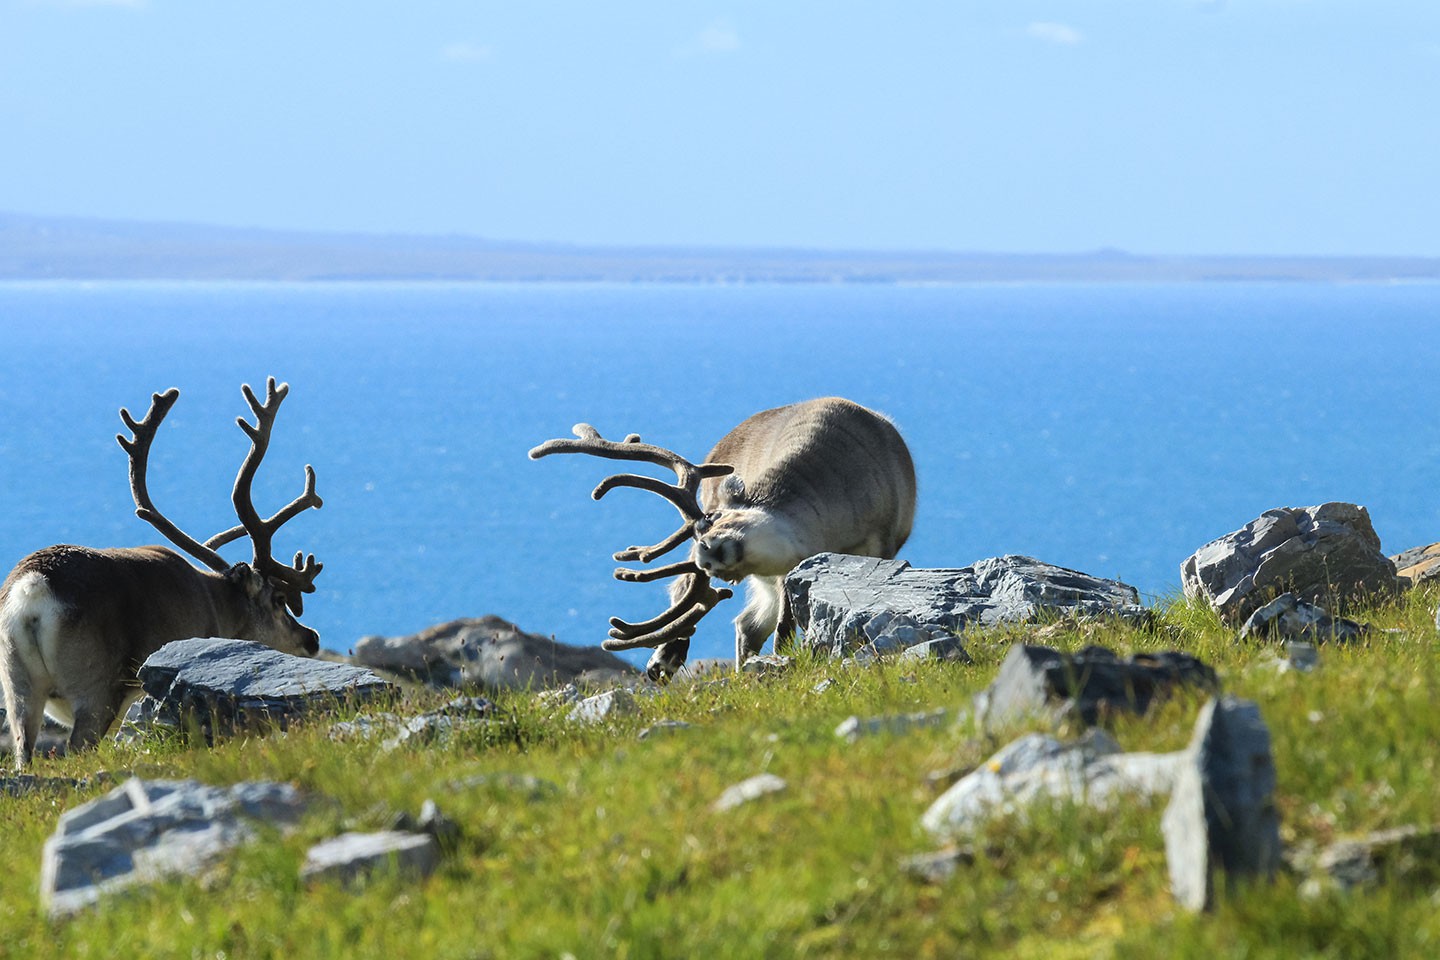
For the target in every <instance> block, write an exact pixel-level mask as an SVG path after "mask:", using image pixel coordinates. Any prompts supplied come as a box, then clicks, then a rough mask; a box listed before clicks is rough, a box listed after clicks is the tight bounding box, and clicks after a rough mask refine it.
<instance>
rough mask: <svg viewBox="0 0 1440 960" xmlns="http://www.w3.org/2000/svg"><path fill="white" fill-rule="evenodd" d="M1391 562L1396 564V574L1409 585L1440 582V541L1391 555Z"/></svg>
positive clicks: (1415, 585)
mask: <svg viewBox="0 0 1440 960" xmlns="http://www.w3.org/2000/svg"><path fill="white" fill-rule="evenodd" d="M1390 562H1391V563H1393V564H1395V573H1396V575H1397V576H1399V577H1400V578H1401V579H1403V580H1404V581H1405V582H1406V584H1407V585H1408V586H1411V587H1418V586H1420V585H1421V584H1423V583H1440V543H1431V544H1427V545H1425V546H1423V547H1411V548H1410V549H1409V550H1403V551H1401V552H1400V553H1397V554H1395V555H1394V556H1393V557H1391V558H1390Z"/></svg>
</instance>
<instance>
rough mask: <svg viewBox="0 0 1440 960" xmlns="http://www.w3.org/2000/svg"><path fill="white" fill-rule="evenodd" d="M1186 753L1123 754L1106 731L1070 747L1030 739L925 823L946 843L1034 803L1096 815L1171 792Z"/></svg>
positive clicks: (955, 791) (933, 808)
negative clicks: (1071, 806)
mask: <svg viewBox="0 0 1440 960" xmlns="http://www.w3.org/2000/svg"><path fill="white" fill-rule="evenodd" d="M1180 756H1181V755H1180V754H1153V753H1124V752H1123V751H1121V749H1120V745H1119V744H1118V743H1116V742H1115V740H1114V738H1112V737H1111V736H1110V735H1109V734H1108V733H1105V732H1104V731H1103V730H1089V731H1086V733H1085V735H1084V736H1083V737H1081V738H1080V739H1079V740H1074V741H1070V742H1068V743H1066V742H1061V741H1060V740H1057V739H1055V738H1054V737H1048V736H1044V735H1042V734H1038V733H1031V734H1027V735H1025V736H1023V737H1021V738H1020V739H1018V740H1016V741H1014V742H1012V743H1010V744H1009V745H1007V746H1006V747H1004V748H1002V749H1001V750H1000V751H999V752H998V753H996V754H995V755H994V756H993V757H991V758H990V759H989V760H987V761H985V762H984V763H982V764H981V765H980V766H979V767H977V768H976V769H975V770H973V771H972V772H970V773H969V774H967V775H966V776H964V777H962V778H961V779H960V780H959V781H957V782H956V783H955V784H954V786H952V787H950V789H948V790H946V791H945V792H944V793H943V794H941V795H940V796H939V797H938V798H937V799H936V800H935V802H934V803H932V804H931V805H930V809H928V810H926V811H925V814H924V816H922V817H921V818H920V825H921V826H923V827H924V828H925V829H926V830H928V831H929V832H930V833H931V834H933V835H934V836H936V837H940V838H953V837H960V836H965V835H969V834H973V833H974V832H975V831H977V830H979V829H980V828H981V827H983V826H984V825H985V824H986V823H988V822H989V821H990V820H991V819H993V818H995V817H997V816H1003V815H1006V814H1011V813H1023V811H1024V810H1025V809H1026V808H1027V807H1028V806H1030V805H1031V804H1034V803H1037V802H1040V801H1042V800H1048V801H1050V802H1052V803H1079V804H1086V805H1089V806H1092V807H1095V808H1096V809H1100V810H1105V809H1110V808H1111V807H1112V806H1113V805H1114V804H1116V803H1120V802H1124V801H1128V800H1133V799H1137V798H1146V797H1153V796H1159V795H1162V794H1164V793H1167V792H1168V791H1169V790H1170V787H1171V784H1172V783H1173V781H1174V777H1175V771H1176V768H1177V766H1178V763H1179V758H1180Z"/></svg>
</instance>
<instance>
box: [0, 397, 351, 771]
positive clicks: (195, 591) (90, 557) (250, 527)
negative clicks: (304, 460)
mask: <svg viewBox="0 0 1440 960" xmlns="http://www.w3.org/2000/svg"><path fill="white" fill-rule="evenodd" d="M241 389H242V390H243V392H244V394H245V400H246V402H248V403H249V404H250V409H251V410H252V411H253V412H254V414H255V420H256V423H255V425H254V426H251V425H250V424H249V423H248V422H247V421H246V420H245V419H244V418H243V417H242V418H238V419H239V423H240V427H241V429H243V430H244V431H245V433H246V435H248V436H249V437H250V452H249V453H248V454H247V455H246V457H245V461H244V463H243V464H241V467H240V473H239V474H238V475H237V476H236V478H235V488H234V491H233V492H232V494H231V500H232V502H233V503H234V505H235V512H236V514H237V516H238V517H239V518H240V525H239V526H237V527H232V528H231V529H229V530H226V531H224V532H222V533H218V534H216V535H215V536H213V537H211V538H210V539H209V540H207V541H206V542H205V543H203V544H201V543H199V542H197V541H195V540H194V539H192V538H191V537H189V536H187V535H186V534H185V533H184V532H182V531H181V530H180V529H179V528H178V527H176V526H175V525H174V524H173V523H171V522H170V521H169V520H167V519H166V518H165V517H164V515H162V514H161V513H160V511H159V510H157V509H155V505H154V504H153V503H151V502H150V494H149V492H148V491H147V490H146V486H145V473H146V465H147V461H148V458H149V455H150V443H151V441H152V440H154V439H155V432H156V430H157V429H159V427H160V423H161V421H163V420H164V419H165V415H166V414H167V413H169V412H170V408H171V407H172V406H174V405H175V401H176V400H177V399H178V398H179V396H180V391H179V390H176V389H174V388H171V389H170V390H167V391H166V392H165V393H163V394H162V393H157V394H155V395H154V396H153V398H152V399H151V402H150V411H149V413H147V414H146V415H145V419H143V420H141V421H140V422H139V423H136V422H135V420H134V419H133V418H132V417H131V416H130V412H129V411H128V410H125V409H123V408H122V409H121V411H120V419H122V420H123V421H124V422H125V425H126V426H127V427H129V428H130V430H131V432H132V433H133V435H134V436H133V437H132V438H130V439H126V438H125V437H124V436H117V437H116V439H117V440H119V441H120V446H121V447H123V448H124V449H125V452H126V454H128V456H129V458H130V492H131V493H132V494H133V495H134V497H135V507H136V509H135V513H136V515H137V516H139V517H140V518H141V519H142V520H145V521H146V522H147V523H149V524H151V525H152V526H154V527H155V529H157V530H159V531H160V533H162V534H163V535H164V536H165V538H166V539H167V540H169V541H170V542H171V543H173V544H175V545H176V546H178V547H180V549H182V550H184V551H185V552H186V553H188V554H190V555H191V556H193V557H195V558H196V559H197V560H199V561H200V562H201V563H203V564H205V565H206V566H207V567H209V568H210V570H198V569H196V568H195V567H193V566H191V565H190V564H189V563H187V562H186V561H185V560H184V559H183V558H182V557H181V556H180V555H179V554H177V553H175V552H174V551H173V550H170V549H168V548H166V547H133V548H119V549H113V550H92V549H90V548H88V547H74V546H69V545H63V544H62V545H60V546H54V547H46V548H45V549H43V550H39V551H37V552H35V553H32V554H30V556H28V557H26V558H25V559H24V560H21V561H20V563H19V564H17V565H16V567H15V569H14V570H12V571H11V572H10V575H9V576H8V577H6V578H5V583H4V585H3V586H0V684H3V686H4V688H5V710H6V713H7V714H8V716H9V720H10V736H11V740H12V742H13V745H14V750H15V766H16V769H17V770H23V769H24V767H25V764H26V763H28V762H29V760H30V756H31V754H32V753H33V752H34V750H35V738H36V737H37V736H38V735H39V733H40V721H41V719H42V717H43V715H44V713H45V711H46V709H47V707H48V709H49V711H50V713H51V714H52V715H53V716H55V717H56V718H57V719H62V720H64V721H66V722H68V723H70V724H72V729H71V732H70V740H69V747H70V749H72V750H74V749H79V748H84V747H90V746H94V745H95V743H97V742H98V741H99V739H100V738H101V737H102V736H104V735H105V732H106V731H107V730H108V729H109V728H110V725H111V724H112V723H113V722H114V721H115V718H116V717H117V716H118V715H119V713H120V710H121V708H122V707H123V706H124V704H125V701H126V700H127V699H128V698H129V697H130V695H131V694H132V693H133V692H134V687H135V678H136V673H137V670H138V668H139V666H140V664H141V663H143V662H144V661H145V658H146V657H148V656H150V654H152V653H154V652H155V651H156V650H158V649H160V648H161V647H162V646H164V645H165V644H167V643H169V642H170V641H172V640H183V639H186V638H189V637H232V638H236V639H241V640H257V641H259V642H261V643H264V644H266V645H267V646H271V647H274V648H275V649H277V650H282V651H284V652H287V653H295V654H299V655H303V656H307V657H309V656H314V655H315V654H316V653H317V652H318V651H319V649H320V638H319V636H318V635H317V634H316V633H315V631H314V630H311V629H310V628H309V627H306V626H304V625H302V624H301V623H299V622H298V621H297V620H296V619H295V617H294V616H293V615H292V613H291V611H294V613H295V614H299V613H300V612H301V610H302V594H306V593H313V592H314V590H315V577H316V576H317V575H318V574H319V573H320V569H321V566H322V565H321V564H319V563H316V562H315V557H314V556H313V555H311V556H310V557H308V558H306V559H304V561H303V562H302V559H301V557H302V555H301V554H299V553H297V554H296V555H295V565H294V566H293V567H287V566H285V565H284V564H283V563H280V562H278V561H276V560H275V559H274V558H273V557H272V556H271V552H270V551H271V548H270V543H271V539H272V538H273V537H274V535H275V532H276V531H277V530H279V529H280V527H281V526H283V525H284V524H285V523H286V522H288V521H289V520H291V519H292V518H294V517H296V516H298V515H299V514H301V513H303V512H304V511H305V510H307V509H309V508H311V507H315V508H319V507H320V506H321V500H320V497H319V496H317V495H316V493H315V471H314V470H313V469H311V468H310V467H309V466H306V467H305V492H304V493H302V494H301V495H300V496H299V497H297V498H296V499H295V500H294V501H293V502H292V503H290V504H289V505H288V506H286V507H285V508H284V509H282V510H281V511H280V512H279V513H277V514H275V515H274V516H273V517H270V518H269V519H268V520H262V519H261V518H260V515H259V514H258V513H257V512H256V510H255V506H254V503H253V501H252V499H251V484H252V482H253V481H254V479H255V472H256V470H257V469H258V468H259V466H260V461H261V460H262V459H263V458H264V456H265V451H266V449H267V447H269V445H270V431H271V428H272V427H273V426H274V424H275V414H276V413H277V412H278V411H279V409H280V402H281V401H282V400H284V399H285V395H286V393H287V392H288V391H289V389H290V387H289V385H288V384H281V385H280V386H279V387H276V385H275V378H274V377H271V378H270V379H269V382H268V383H267V385H266V389H265V402H264V403H261V402H260V401H259V400H257V399H256V397H255V394H254V393H253V392H252V391H251V389H250V387H249V386H248V385H246V386H244V387H242V388H241ZM244 536H249V538H250V541H251V543H252V545H253V546H254V548H255V557H254V561H253V562H252V563H236V564H233V565H232V564H230V563H227V562H226V561H225V560H224V559H223V558H222V557H221V556H220V554H218V553H216V552H215V551H216V549H218V548H219V547H222V546H224V545H225V544H227V543H230V542H231V541H233V540H238V539H240V538H241V537H244ZM211 571H214V572H211ZM67 707H68V709H67Z"/></svg>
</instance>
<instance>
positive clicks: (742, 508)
mask: <svg viewBox="0 0 1440 960" xmlns="http://www.w3.org/2000/svg"><path fill="white" fill-rule="evenodd" d="M574 432H575V435H576V437H578V438H579V439H577V440H569V439H562V440H551V441H549V442H547V443H543V444H541V445H540V446H538V447H536V448H535V449H533V450H531V451H530V457H531V458H532V459H539V458H540V457H544V456H548V455H550V454H552V453H588V454H591V455H594V456H597V457H605V458H608V459H611V460H641V461H645V462H648V463H655V464H660V465H662V466H666V467H670V468H671V469H673V470H674V471H675V474H676V478H677V482H676V483H675V484H667V483H664V482H663V481H660V480H656V479H655V478H653V477H644V476H635V475H631V474H619V475H616V476H612V477H607V478H605V480H603V481H602V482H601V483H600V485H599V486H598V487H596V488H595V491H594V493H593V494H592V496H593V497H594V498H595V499H596V500H599V499H600V498H601V497H603V496H604V495H605V494H606V493H608V492H609V491H610V490H612V489H614V488H615V487H639V488H640V489H642V490H649V491H651V492H652V493H657V494H659V495H660V496H662V497H664V498H665V499H667V500H669V501H670V502H671V503H672V504H674V505H675V506H676V508H677V509H679V511H680V513H681V514H682V515H683V516H684V517H685V523H684V525H683V526H681V527H680V529H679V530H676V531H675V533H673V534H671V535H670V536H669V537H667V538H666V539H665V540H662V541H661V542H660V543H657V544H655V545H654V546H650V547H630V548H629V549H627V550H622V551H621V552H619V553H617V554H615V559H616V560H620V561H625V562H633V561H639V562H641V563H648V562H650V561H651V560H654V559H655V558H656V557H659V556H662V555H663V554H665V553H668V552H669V551H671V550H673V549H674V548H676V547H678V546H679V545H680V544H682V543H684V542H686V541H687V540H693V541H694V543H693V545H692V546H691V549H690V559H689V560H688V561H684V562H681V563H672V564H669V565H668V566H664V567H659V568H656V569H653V570H634V569H629V568H625V567H622V568H620V569H618V570H616V571H615V576H616V578H617V579H620V580H627V581H632V582H636V581H650V580H659V579H662V578H667V577H677V578H678V579H677V580H675V581H674V582H673V583H672V584H671V587H670V599H671V605H670V608H669V609H668V610H666V611H665V612H664V613H662V614H661V615H660V616H658V617H655V618H653V619H651V620H647V621H645V622H643V623H626V622H625V621H623V620H620V619H618V618H612V619H611V621H610V625H611V629H610V639H609V640H606V641H605V642H604V644H603V646H604V647H605V649H607V650H629V649H632V648H634V647H654V648H656V650H655V653H654V654H653V655H652V656H651V658H650V663H649V665H648V666H647V668H646V673H647V674H648V675H649V676H650V677H651V678H652V679H655V680H664V679H666V678H668V677H670V676H672V675H674V673H675V672H676V671H677V670H679V669H680V667H682V666H683V665H684V663H685V658H686V656H687V655H688V653H689V650H690V637H691V636H692V635H693V634H694V632H695V625H696V624H697V623H699V622H700V619H701V618H702V617H704V616H705V614H707V613H709V612H710V610H711V609H712V608H713V607H714V606H715V605H716V604H717V603H719V602H720V601H721V600H724V599H726V598H728V597H730V596H732V595H733V594H732V593H731V591H729V590H727V589H724V588H720V589H716V588H715V587H714V586H712V585H711V583H710V578H711V577H718V578H719V579H721V580H724V581H727V582H729V583H732V584H734V583H739V582H740V581H741V580H743V579H745V578H746V577H749V578H750V591H749V599H748V602H747V603H746V605H745V609H744V610H742V611H741V613H740V615H739V616H738V617H736V618H735V665H736V667H737V669H738V668H739V666H740V665H741V664H743V663H744V662H745V660H746V659H747V658H748V657H750V656H752V655H754V654H756V653H759V652H760V649H761V647H762V646H764V644H765V640H766V638H767V637H769V636H770V634H771V633H772V632H776V631H777V627H778V633H777V636H785V635H786V634H788V633H790V632H792V631H793V630H794V627H795V623H794V619H793V617H792V616H791V614H790V610H789V604H788V602H787V601H786V598H785V593H784V581H785V575H786V574H787V573H789V572H790V570H791V569H793V568H794V567H795V565H796V564H798V563H799V562H800V561H802V560H804V559H805V558H806V557H810V556H813V555H815V554H817V553H823V552H825V551H833V552H836V553H852V554H859V555H861V556H870V557H884V558H890V557H893V556H895V554H896V553H898V552H899V550H900V548H901V547H902V546H904V545H905V540H906V539H907V538H908V537H909V536H910V525H911V523H912V521H913V520H914V517H915V466H914V464H913V462H912V461H911V459H910V451H909V449H908V448H907V447H906V446H905V441H904V440H903V439H901V437H900V433H899V431H898V430H896V429H895V426H894V424H892V423H891V422H890V421H889V420H887V419H886V418H885V417H883V416H881V415H880V414H878V413H875V412H874V411H873V410H867V409H866V408H865V407H862V406H860V405H859V404H857V403H852V402H851V401H849V400H843V399H841V398H839V397H826V398H823V399H819V400H807V401H805V402H803V403H796V404H791V405H790V406H786V407H777V408H775V409H773V410H765V411H763V412H761V413H757V414H755V415H754V416H753V417H750V418H749V419H747V420H745V422H743V423H741V424H740V425H739V426H738V427H736V428H735V429H734V430H731V431H730V432H729V433H727V434H726V435H725V436H724V438H722V439H721V440H720V442H719V443H717V444H716V445H715V449H713V450H711V451H710V456H709V457H708V458H707V460H706V462H705V463H702V464H700V465H699V466H696V465H695V464H692V463H690V461H688V460H686V459H685V458H683V457H681V456H679V455H678V454H676V453H674V452H672V451H670V450H666V449H664V448H662V447H656V446H653V445H651V444H647V443H641V442H640V437H639V436H638V435H636V434H631V435H630V436H628V437H626V438H625V440H624V441H623V442H618V443H617V442H615V441H611V440H605V439H603V438H602V437H601V436H600V434H599V433H597V432H596V431H595V428H594V427H591V426H590V425H589V424H584V423H581V424H577V425H576V426H575V431H574ZM697 492H698V500H697Z"/></svg>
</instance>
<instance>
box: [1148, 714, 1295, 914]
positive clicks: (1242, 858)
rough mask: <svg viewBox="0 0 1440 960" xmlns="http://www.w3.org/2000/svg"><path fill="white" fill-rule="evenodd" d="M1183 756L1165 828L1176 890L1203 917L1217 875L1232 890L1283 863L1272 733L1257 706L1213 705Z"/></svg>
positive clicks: (1172, 885)
mask: <svg viewBox="0 0 1440 960" xmlns="http://www.w3.org/2000/svg"><path fill="white" fill-rule="evenodd" d="M1178 756H1179V757H1180V758H1181V762H1180V765H1179V769H1178V771H1177V774H1176V777H1175V789H1174V791H1173V792H1172V793H1171V795H1170V804H1169V806H1167V807H1166V808H1165V815H1164V817H1163V818H1162V820H1161V830H1162V832H1163V833H1164V835H1165V859H1166V862H1167V863H1168V864H1169V868H1170V889H1171V892H1172V893H1173V894H1174V895H1175V898H1176V899H1177V900H1178V901H1179V902H1180V903H1181V905H1183V906H1185V907H1187V908H1189V909H1191V910H1197V911H1198V910H1204V909H1208V908H1209V907H1210V906H1211V904H1212V902H1213V900H1214V895H1215V894H1214V891H1215V882H1214V880H1215V875H1216V873H1222V874H1223V875H1224V876H1225V877H1226V880H1227V883H1228V885H1229V889H1234V887H1233V885H1234V884H1235V883H1236V882H1237V881H1239V880H1243V879H1249V878H1260V879H1268V878H1269V877H1270V876H1271V875H1272V874H1273V873H1274V872H1275V868H1276V867H1277V866H1278V865H1279V863H1280V816H1279V814H1278V813H1277V812H1276V809H1275V801H1274V798H1273V796H1272V794H1273V793H1274V791H1275V764H1274V761H1273V760H1272V759H1271V755H1270V731H1269V729H1268V728H1267V727H1266V726H1265V721H1264V720H1262V719H1261V718H1260V708H1259V707H1257V706H1256V705H1255V704H1254V703H1251V702H1250V701H1247V700H1237V699H1235V698H1233V697H1223V698H1221V699H1218V700H1211V701H1210V702H1209V703H1207V704H1206V705H1205V707H1204V708H1203V709H1202V710H1201V711H1200V716H1199V719H1198V720H1196V723H1195V733H1194V736H1193V737H1192V739H1191V741H1190V745H1189V746H1188V747H1187V748H1186V749H1185V750H1183V751H1182V752H1181V753H1180V754H1178Z"/></svg>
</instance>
